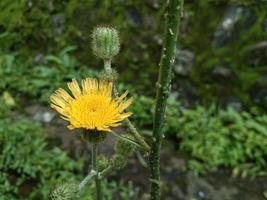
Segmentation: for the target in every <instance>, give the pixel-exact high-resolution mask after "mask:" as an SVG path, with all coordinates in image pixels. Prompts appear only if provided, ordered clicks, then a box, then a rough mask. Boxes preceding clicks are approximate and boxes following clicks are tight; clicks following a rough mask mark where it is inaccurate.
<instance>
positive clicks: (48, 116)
mask: <svg viewBox="0 0 267 200" xmlns="http://www.w3.org/2000/svg"><path fill="white" fill-rule="evenodd" d="M54 117H55V113H52V112H44V113H42V112H39V113H36V114H35V115H34V116H33V119H34V120H36V121H39V122H42V123H50V122H51V121H52V120H53V119H54Z"/></svg>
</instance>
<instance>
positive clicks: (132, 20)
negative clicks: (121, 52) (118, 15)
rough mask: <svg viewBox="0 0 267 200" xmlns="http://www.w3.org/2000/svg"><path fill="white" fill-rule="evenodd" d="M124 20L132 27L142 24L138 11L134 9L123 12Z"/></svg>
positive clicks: (130, 8)
mask: <svg viewBox="0 0 267 200" xmlns="http://www.w3.org/2000/svg"><path fill="white" fill-rule="evenodd" d="M124 15H125V18H126V20H127V21H128V23H129V24H130V25H131V26H133V27H140V26H142V24H143V19H142V15H141V13H140V11H139V10H138V9H137V8H135V7H128V8H126V10H125V13H124Z"/></svg>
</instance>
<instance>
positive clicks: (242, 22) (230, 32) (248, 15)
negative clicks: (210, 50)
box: [212, 5, 256, 48]
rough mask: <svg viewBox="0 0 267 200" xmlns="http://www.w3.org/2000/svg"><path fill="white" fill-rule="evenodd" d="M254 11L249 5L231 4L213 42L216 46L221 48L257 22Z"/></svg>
mask: <svg viewBox="0 0 267 200" xmlns="http://www.w3.org/2000/svg"><path fill="white" fill-rule="evenodd" d="M255 19H256V17H255V15H254V13H253V12H252V11H251V10H250V9H249V8H247V7H243V6H236V5H231V6H229V7H227V9H226V11H225V13H224V16H223V18H222V20H221V22H220V23H219V25H218V27H217V29H216V31H215V34H214V39H213V42H212V46H213V47H214V48H219V47H222V46H224V45H225V44H227V43H228V42H229V41H231V40H232V39H233V38H234V37H235V36H237V35H240V34H241V33H242V32H243V31H244V30H247V29H248V28H249V27H251V25H253V23H254V22H255Z"/></svg>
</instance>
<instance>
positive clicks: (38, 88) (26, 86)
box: [0, 46, 96, 102]
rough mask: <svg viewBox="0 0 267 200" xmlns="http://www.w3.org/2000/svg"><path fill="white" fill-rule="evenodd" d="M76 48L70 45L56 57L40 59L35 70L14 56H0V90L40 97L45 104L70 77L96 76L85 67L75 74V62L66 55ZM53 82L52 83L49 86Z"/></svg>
mask: <svg viewBox="0 0 267 200" xmlns="http://www.w3.org/2000/svg"><path fill="white" fill-rule="evenodd" d="M75 49H76V47H74V46H69V47H66V48H65V49H63V50H62V51H60V52H59V53H58V55H47V56H44V57H42V59H43V60H44V61H43V62H44V63H43V64H37V65H36V66H35V67H34V68H32V67H30V65H31V64H30V63H28V64H27V63H24V64H22V66H21V64H20V63H23V62H21V60H20V57H19V56H17V55H15V54H3V55H0V76H1V77H2V81H1V83H0V89H1V90H10V91H12V92H13V93H14V95H18V94H20V95H27V96H32V97H35V98H40V100H41V101H44V102H47V101H48V100H49V96H50V94H51V93H52V91H54V90H55V88H59V87H62V85H63V82H65V81H70V80H71V79H72V78H78V77H79V78H81V77H87V76H89V75H90V76H95V74H96V73H95V72H94V71H92V70H88V69H86V68H85V67H84V68H81V69H80V70H79V71H77V70H76V69H77V63H76V60H75V59H74V58H72V57H71V56H70V55H69V53H70V52H72V51H74V50H75ZM51 83H53V84H51Z"/></svg>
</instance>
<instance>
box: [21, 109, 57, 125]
mask: <svg viewBox="0 0 267 200" xmlns="http://www.w3.org/2000/svg"><path fill="white" fill-rule="evenodd" d="M25 112H26V114H28V115H30V116H32V118H33V119H34V120H35V121H38V122H41V123H46V124H47V123H50V122H51V121H52V120H53V119H54V117H55V116H56V113H55V112H53V111H52V110H50V109H48V108H46V107H43V106H40V105H33V106H29V107H26V108H25Z"/></svg>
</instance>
